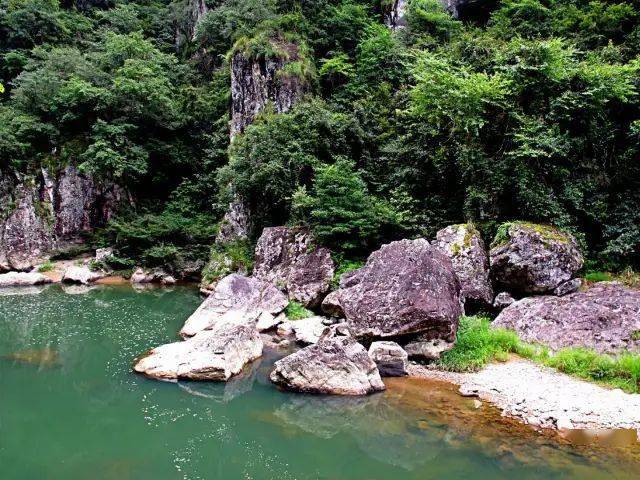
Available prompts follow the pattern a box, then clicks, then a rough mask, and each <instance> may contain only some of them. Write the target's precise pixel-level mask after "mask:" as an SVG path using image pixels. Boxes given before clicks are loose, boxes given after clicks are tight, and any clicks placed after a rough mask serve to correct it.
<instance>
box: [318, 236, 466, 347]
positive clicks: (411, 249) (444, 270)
mask: <svg viewBox="0 0 640 480" xmlns="http://www.w3.org/2000/svg"><path fill="white" fill-rule="evenodd" d="M340 287H341V288H340V289H339V290H337V291H336V292H334V293H332V294H331V295H330V297H329V298H327V301H326V302H325V304H323V308H325V311H327V313H333V314H335V313H338V312H341V313H343V314H344V317H345V318H346V322H347V324H348V326H349V329H350V330H351V333H352V334H353V335H355V336H357V337H370V338H384V337H398V336H402V335H409V334H418V333H421V334H423V335H427V336H429V338H440V339H444V340H449V341H453V340H454V339H455V336H456V332H457V328H458V319H459V318H460V316H461V314H462V307H461V303H460V282H459V281H458V277H457V276H456V274H455V272H454V271H453V267H452V265H451V260H449V258H448V257H447V256H445V255H444V254H443V253H441V252H440V251H439V250H438V249H437V248H435V247H433V246H431V245H430V244H429V242H428V241H426V240H424V239H418V240H402V241H399V242H393V243H390V244H388V245H385V246H383V247H382V248H381V249H380V250H378V251H376V252H374V253H372V254H371V256H370V257H369V259H368V260H367V263H366V264H365V266H364V267H362V268H360V269H359V270H356V271H354V272H350V273H349V274H347V275H344V276H343V277H342V278H341V281H340Z"/></svg>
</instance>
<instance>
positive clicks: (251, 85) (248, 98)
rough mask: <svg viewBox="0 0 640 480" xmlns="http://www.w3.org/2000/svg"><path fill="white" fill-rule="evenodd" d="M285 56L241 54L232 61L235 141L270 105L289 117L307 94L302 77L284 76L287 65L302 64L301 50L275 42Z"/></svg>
mask: <svg viewBox="0 0 640 480" xmlns="http://www.w3.org/2000/svg"><path fill="white" fill-rule="evenodd" d="M271 42H272V43H273V45H274V48H275V49H277V50H279V51H281V52H283V55H282V56H277V57H266V58H265V57H261V58H250V57H248V56H247V55H246V54H245V53H244V52H242V51H237V52H235V53H234V54H233V57H232V59H231V137H232V138H233V137H234V136H235V135H237V134H239V133H242V132H243V131H244V129H245V128H246V127H247V126H248V125H250V124H251V123H252V122H253V120H254V119H255V118H256V116H257V115H258V113H260V112H261V111H262V110H263V109H264V108H265V106H266V105H267V104H268V103H271V104H273V108H274V110H275V111H276V112H277V113H286V112H287V111H289V110H290V109H291V107H293V105H295V103H296V102H298V100H300V98H302V96H303V95H304V94H305V92H306V90H307V85H306V84H305V83H304V82H302V81H301V80H300V79H299V78H298V77H296V76H293V75H287V74H283V69H284V68H285V67H286V65H287V64H289V63H292V62H295V61H298V60H299V49H298V46H297V45H295V44H293V43H288V42H286V41H285V40H271Z"/></svg>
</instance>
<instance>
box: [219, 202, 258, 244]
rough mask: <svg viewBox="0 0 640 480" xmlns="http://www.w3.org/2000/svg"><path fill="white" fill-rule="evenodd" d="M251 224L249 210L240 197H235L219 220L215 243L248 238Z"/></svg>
mask: <svg viewBox="0 0 640 480" xmlns="http://www.w3.org/2000/svg"><path fill="white" fill-rule="evenodd" d="M250 230H251V225H250V223H249V210H248V208H247V206H246V204H245V203H244V202H243V201H242V199H241V198H239V197H236V198H235V199H234V200H233V201H232V202H231V203H230V204H229V208H228V209H227V212H226V213H225V214H224V218H223V219H222V221H221V222H220V226H219V230H218V235H217V236H216V243H218V244H226V243H231V242H235V241H238V240H246V239H247V238H249V231H250Z"/></svg>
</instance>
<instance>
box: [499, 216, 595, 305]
mask: <svg viewBox="0 0 640 480" xmlns="http://www.w3.org/2000/svg"><path fill="white" fill-rule="evenodd" d="M490 259H491V275H492V276H493V279H494V280H495V281H496V283H497V284H499V285H500V286H501V287H504V288H505V289H506V290H509V291H512V292H518V293H533V294H540V293H549V292H553V290H554V289H556V288H557V287H558V286H560V285H561V284H563V283H564V282H567V281H569V280H571V279H572V278H573V277H574V275H575V274H576V272H577V271H578V270H580V269H581V268H582V265H583V263H584V260H583V258H582V254H581V253H580V250H578V244H577V242H576V240H575V238H573V236H571V235H569V234H568V233H564V232H562V231H560V230H558V229H556V228H554V227H549V226H546V225H536V224H531V223H524V222H513V223H508V224H504V225H503V226H501V227H500V230H499V233H498V236H497V237H496V240H494V247H493V248H492V249H491V252H490Z"/></svg>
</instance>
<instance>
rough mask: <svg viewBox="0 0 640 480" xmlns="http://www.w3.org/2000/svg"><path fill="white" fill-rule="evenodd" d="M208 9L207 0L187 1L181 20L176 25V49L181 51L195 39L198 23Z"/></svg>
mask: <svg viewBox="0 0 640 480" xmlns="http://www.w3.org/2000/svg"><path fill="white" fill-rule="evenodd" d="M207 11H208V8H207V3H206V2H205V0H187V1H186V3H185V4H184V9H183V11H182V15H181V16H180V17H181V18H180V21H179V22H178V24H177V26H176V49H177V50H178V51H180V50H181V49H182V47H183V46H184V45H185V44H187V43H189V42H191V41H193V40H194V39H195V37H196V33H197V30H198V25H199V24H200V21H201V20H202V17H204V16H205V14H206V13H207Z"/></svg>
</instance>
